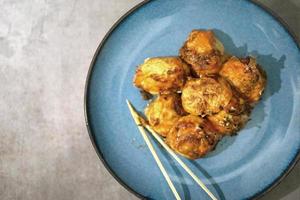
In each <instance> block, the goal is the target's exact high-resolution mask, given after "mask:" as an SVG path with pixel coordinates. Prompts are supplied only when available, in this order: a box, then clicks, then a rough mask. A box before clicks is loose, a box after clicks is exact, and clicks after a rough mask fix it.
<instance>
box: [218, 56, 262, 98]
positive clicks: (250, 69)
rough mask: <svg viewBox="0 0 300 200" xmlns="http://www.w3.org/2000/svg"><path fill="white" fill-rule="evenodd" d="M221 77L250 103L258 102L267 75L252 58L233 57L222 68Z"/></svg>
mask: <svg viewBox="0 0 300 200" xmlns="http://www.w3.org/2000/svg"><path fill="white" fill-rule="evenodd" d="M220 75H221V76H223V77H224V78H226V79H227V80H228V81H229V82H230V83H231V84H232V85H233V86H234V87H235V88H236V90H238V91H239V92H240V93H241V94H242V95H244V96H245V97H246V98H247V99H248V100H249V102H250V103H255V102H257V101H258V100H259V99H260V97H261V95H262V93H263V91H264V88H265V84H266V74H265V72H264V71H263V70H262V69H261V68H260V67H259V66H258V65H257V63H256V60H255V59H254V58H252V57H247V58H244V59H238V58H236V57H231V58H230V59H229V60H228V61H227V62H226V63H225V64H224V65H223V67H222V69H221V71H220Z"/></svg>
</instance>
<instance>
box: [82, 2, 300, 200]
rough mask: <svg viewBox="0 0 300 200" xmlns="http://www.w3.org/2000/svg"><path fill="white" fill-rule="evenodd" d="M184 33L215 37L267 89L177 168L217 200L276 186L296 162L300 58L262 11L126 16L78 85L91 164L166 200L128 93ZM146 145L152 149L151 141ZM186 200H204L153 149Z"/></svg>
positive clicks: (146, 11)
mask: <svg viewBox="0 0 300 200" xmlns="http://www.w3.org/2000/svg"><path fill="white" fill-rule="evenodd" d="M192 29H214V31H215V33H216V35H217V37H218V38H219V39H220V40H221V41H222V42H223V44H224V46H225V49H226V50H227V51H228V52H229V53H231V54H234V55H237V56H245V55H253V56H256V57H257V60H258V63H260V64H261V65H262V66H263V68H264V69H265V70H266V72H267V75H268V84H267V88H266V91H265V93H264V96H263V99H262V100H261V101H260V103H259V104H258V105H257V106H256V107H255V109H254V111H253V113H252V114H251V118H252V120H251V121H250V122H249V123H248V124H247V126H246V127H245V128H244V129H243V130H242V131H240V132H239V134H238V136H235V137H227V138H225V139H223V140H222V141H221V142H220V143H219V144H218V146H217V148H216V150H215V151H213V152H212V153H210V154H208V155H207V156H206V157H205V158H203V159H198V160H196V161H190V160H187V159H184V158H183V160H184V161H185V162H186V163H187V164H188V166H189V167H190V168H191V169H192V170H193V171H194V172H195V173H196V174H197V175H198V176H199V177H201V179H202V180H203V181H204V182H205V184H206V185H207V186H208V188H209V189H210V190H211V191H212V192H213V193H214V194H216V195H217V196H218V197H219V198H220V199H231V200H234V199H245V198H256V197H259V196H261V195H262V194H264V193H265V192H266V191H268V190H269V189H270V188H272V186H274V185H276V183H278V182H279V181H280V180H281V179H282V177H284V175H286V173H287V172H288V171H289V170H290V169H291V168H292V166H293V165H294V164H295V162H296V160H298V158H299V147H300V134H299V133H300V125H299V124H300V52H299V48H298V46H297V44H296V42H295V41H294V39H293V37H292V36H291V35H290V34H289V32H288V31H287V29H286V28H285V27H284V26H283V25H282V24H281V23H280V22H278V21H277V19H275V18H274V17H273V16H271V15H270V14H269V13H268V12H266V11H265V10H264V9H262V8H261V7H260V6H258V5H256V4H254V3H252V2H249V1H239V0H215V1H211V0H189V1H182V0H172V1H171V0H155V1H150V2H144V3H142V4H140V5H138V6H137V7H136V8H134V9H133V10H131V11H130V12H129V13H128V14H127V15H126V16H125V17H123V18H122V19H121V20H120V21H119V22H118V23H117V24H116V25H115V26H114V27H113V28H112V30H111V31H110V32H109V33H108V34H107V36H106V37H105V39H104V40H103V42H102V43H101V44H100V46H99V48H98V50H97V52H96V54H95V57H94V60H93V61H92V64H91V68H90V72H89V75H88V78H87V85H86V99H85V109H86V120H87V125H88V129H89V132H90V136H91V139H92V142H93V143H94V146H95V148H96V151H97V152H98V154H99V157H100V158H101V159H102V161H103V162H104V164H105V165H106V167H107V168H108V170H110V172H111V173H112V174H113V175H114V177H115V178H116V179H117V180H118V181H119V182H120V183H121V184H123V185H124V186H125V187H126V188H127V189H129V190H130V191H132V192H134V193H135V194H136V195H138V196H139V197H147V198H149V199H173V198H174V197H173V194H172V192H171V191H170V189H169V187H168V185H167V184H166V181H165V179H164V177H163V176H162V174H161V172H160V170H159V168H158V167H157V165H156V163H155V161H154V159H153V157H152V156H151V153H150V152H149V150H148V148H147V147H146V145H145V142H144V141H143V139H142V137H141V135H140V133H139V132H138V129H137V127H136V125H135V124H134V122H133V120H132V118H131V115H130V113H129V111H128V108H127V106H126V102H125V99H129V100H131V101H132V103H133V105H134V106H135V107H136V108H137V109H138V110H140V111H142V110H143V108H144V107H145V106H146V103H147V102H146V101H144V100H142V98H141V96H140V94H139V92H138V90H137V89H136V88H135V87H134V86H133V85H132V78H133V75H134V72H135V69H136V66H137V65H138V64H140V63H142V62H143V60H144V59H145V58H147V57H153V56H168V55H177V54H178V49H179V48H180V47H181V45H182V44H183V42H184V40H185V39H186V37H187V35H188V33H189V32H190V31H191V30H192ZM152 141H153V140H152ZM153 143H154V145H155V147H156V150H157V152H158V154H159V156H160V158H161V160H162V162H163V164H164V165H165V167H166V169H167V171H168V172H169V175H170V177H171V179H172V180H173V182H174V183H175V186H176V188H177V190H178V191H179V193H180V195H181V196H182V197H185V199H209V197H208V196H207V195H206V194H205V192H203V190H202V189H200V188H199V186H198V185H197V184H195V182H194V181H193V180H192V179H191V178H190V177H189V176H188V175H187V174H186V173H185V171H183V170H182V169H181V167H180V166H179V165H178V164H177V163H176V162H174V161H173V160H172V159H171V158H170V156H169V155H168V154H167V153H166V152H165V151H164V150H163V149H162V148H161V147H159V145H157V143H156V142H155V141H153Z"/></svg>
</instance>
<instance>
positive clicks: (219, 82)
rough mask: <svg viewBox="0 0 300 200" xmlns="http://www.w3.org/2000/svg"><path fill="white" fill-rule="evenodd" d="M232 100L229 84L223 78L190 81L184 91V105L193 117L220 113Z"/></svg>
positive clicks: (204, 78) (182, 97) (203, 78)
mask: <svg viewBox="0 0 300 200" xmlns="http://www.w3.org/2000/svg"><path fill="white" fill-rule="evenodd" d="M231 98H232V91H231V88H230V86H229V84H228V83H227V82H226V80H224V79H223V78H221V77H215V78H212V77H201V78H199V79H190V80H188V81H187V83H186V84H185V86H184V88H183V90H182V96H181V99H182V105H183V108H184V110H185V111H187V112H188V113H190V114H193V115H201V116H204V115H211V114H213V113H217V112H219V111H220V110H221V109H222V108H223V107H225V106H226V105H227V104H228V103H229V102H230V100H231Z"/></svg>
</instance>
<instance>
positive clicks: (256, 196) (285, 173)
mask: <svg viewBox="0 0 300 200" xmlns="http://www.w3.org/2000/svg"><path fill="white" fill-rule="evenodd" d="M150 1H151V0H144V1H142V2H141V3H139V4H137V5H136V6H134V7H133V8H131V9H130V10H129V11H127V12H126V13H125V14H124V15H123V16H122V17H121V18H119V19H118V20H117V21H116V22H115V23H114V24H113V26H112V27H111V28H110V29H109V31H108V32H107V33H106V34H105V36H104V38H103V39H102V41H101V42H100V44H99V45H98V47H97V49H96V52H95V54H94V56H93V58H92V61H91V63H90V66H89V70H88V73H87V78H86V81H85V89H84V117H85V124H86V127H87V130H88V134H89V137H90V140H91V143H92V145H93V147H94V149H95V151H96V153H97V155H98V157H99V159H100V160H101V162H102V163H103V165H104V167H105V168H106V169H107V171H108V172H109V173H110V174H111V175H112V176H113V177H114V179H116V180H117V181H118V183H119V184H120V185H122V186H123V187H124V188H125V189H126V190H128V191H129V192H130V193H132V194H134V195H135V196H136V197H138V198H140V199H147V197H145V196H143V195H141V194H140V193H138V192H137V191H135V190H134V189H133V188H131V187H130V186H128V185H127V184H126V183H125V182H124V181H123V180H122V179H121V178H120V177H119V176H118V175H117V174H116V173H115V172H114V171H113V170H112V169H111V168H110V166H109V164H108V163H107V162H106V160H105V159H104V156H103V154H102V152H101V150H100V148H99V146H98V145H97V144H96V142H95V139H94V133H93V132H92V130H91V127H90V125H89V116H88V115H89V114H88V105H87V101H88V88H89V83H90V78H91V74H92V72H93V68H94V65H95V62H96V60H97V57H98V55H99V53H100V51H101V50H102V48H103V46H104V44H105V42H106V40H107V39H108V37H109V36H110V34H111V33H112V32H113V31H114V30H115V29H116V27H117V26H118V25H119V24H120V23H121V22H122V21H123V20H124V19H125V18H126V17H128V16H129V15H131V14H132V13H133V12H134V11H135V10H137V9H138V8H140V7H142V6H143V5H145V4H147V3H149V2H150ZM250 2H251V3H253V4H255V5H256V6H257V7H258V8H260V9H262V10H263V11H265V12H267V13H268V14H269V15H271V16H272V17H273V18H274V19H275V20H276V21H278V22H279V23H280V24H281V25H282V26H283V27H284V29H285V31H286V32H288V33H289V34H290V35H291V37H292V38H293V40H294V42H295V43H296V45H297V47H298V49H299V51H300V46H299V45H300V40H299V38H298V37H297V35H296V34H295V33H294V32H293V31H292V30H291V28H290V27H289V25H288V24H287V23H286V22H285V21H284V20H283V19H282V18H281V17H280V16H279V15H277V13H275V12H274V11H273V10H271V9H270V8H268V7H267V6H265V5H264V4H262V3H260V2H258V1H257V0H250ZM299 160H300V149H298V150H297V154H296V155H295V157H294V158H293V159H292V160H291V162H290V163H289V166H288V167H287V168H286V169H285V170H284V171H283V172H282V173H281V174H280V175H279V176H278V178H277V179H275V180H274V181H273V182H272V183H271V184H269V185H268V186H266V187H265V188H264V189H262V190H261V191H259V192H257V193H256V194H254V195H253V196H251V197H249V198H248V199H259V198H261V197H263V196H264V195H265V194H267V193H268V192H269V191H271V190H273V189H274V188H275V187H276V186H278V185H279V184H280V183H281V182H282V180H283V179H284V178H285V177H286V176H288V174H289V173H290V172H291V171H292V169H293V168H294V167H295V165H296V164H297V163H298V161H299Z"/></svg>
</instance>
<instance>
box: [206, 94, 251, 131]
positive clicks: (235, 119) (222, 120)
mask: <svg viewBox="0 0 300 200" xmlns="http://www.w3.org/2000/svg"><path fill="white" fill-rule="evenodd" d="M250 110H251V109H250V107H249V105H248V104H247V102H246V101H245V100H244V99H243V98H241V97H239V96H238V95H234V96H233V97H232V99H231V101H230V102H229V104H228V105H227V106H226V107H225V108H224V109H223V110H221V111H220V112H218V113H217V114H214V115H210V116H207V119H208V120H209V121H210V122H211V124H212V125H213V126H214V127H215V128H216V129H217V131H218V133H219V134H222V135H231V134H234V133H236V132H237V131H238V130H240V129H241V128H243V127H244V125H245V124H246V123H247V121H248V120H249V116H250Z"/></svg>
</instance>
